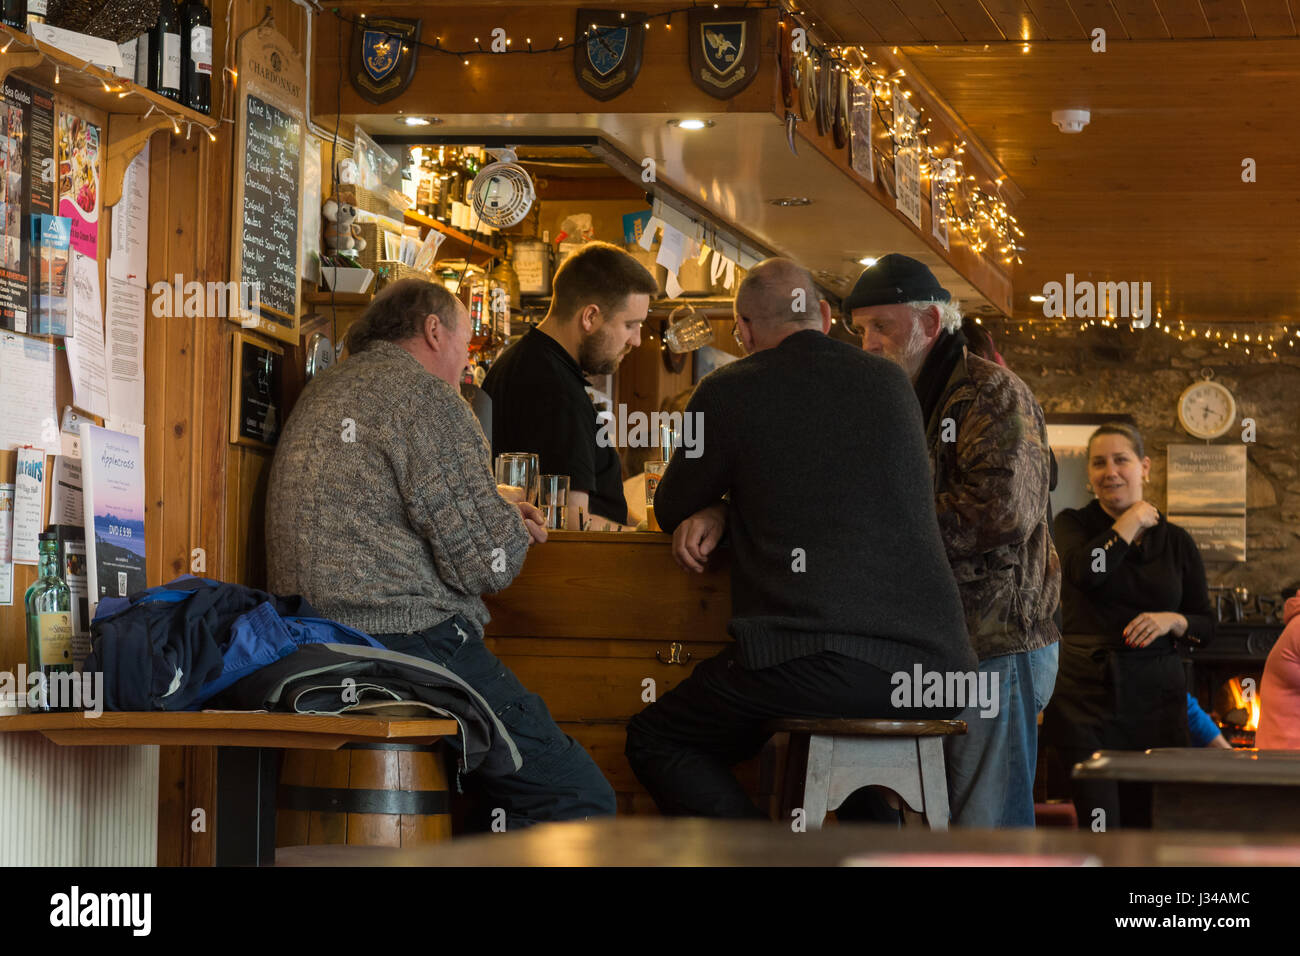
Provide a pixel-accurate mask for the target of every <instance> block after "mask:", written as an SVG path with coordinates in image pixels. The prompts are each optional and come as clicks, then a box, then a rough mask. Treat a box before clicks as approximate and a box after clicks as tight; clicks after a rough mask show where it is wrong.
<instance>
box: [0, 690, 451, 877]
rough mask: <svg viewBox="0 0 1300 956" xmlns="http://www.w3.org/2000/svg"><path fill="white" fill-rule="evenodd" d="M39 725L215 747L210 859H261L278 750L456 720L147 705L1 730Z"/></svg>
mask: <svg viewBox="0 0 1300 956" xmlns="http://www.w3.org/2000/svg"><path fill="white" fill-rule="evenodd" d="M4 732H8V733H39V734H41V735H42V736H44V737H45V738H46V739H48V740H50V741H52V742H53V743H55V744H58V745H60V746H65V747H111V746H122V745H154V746H164V747H178V746H190V747H216V748H217V807H216V840H215V843H216V863H217V865H218V866H267V865H270V864H271V863H273V862H274V860H275V817H276V793H277V790H278V785H279V781H278V780H277V779H276V763H277V756H278V754H277V751H278V750H283V749H291V750H338V749H339V748H340V747H343V746H344V745H345V744H354V743H362V744H366V743H372V744H378V743H405V744H424V745H429V744H433V743H436V742H437V741H439V740H441V739H442V738H443V737H446V736H454V735H455V734H457V733H458V732H459V728H458V727H457V724H456V722H455V721H454V720H447V719H434V720H428V719H423V718H406V717H403V718H392V719H386V718H382V717H361V716H356V717H353V716H347V715H340V716H337V717H333V716H317V715H313V714H281V713H266V712H257V711H197V712H196V711H152V712H148V713H130V712H105V713H103V714H101V715H100V716H98V717H90V716H87V715H86V714H84V713H72V714H19V715H16V716H8V717H0V733H4Z"/></svg>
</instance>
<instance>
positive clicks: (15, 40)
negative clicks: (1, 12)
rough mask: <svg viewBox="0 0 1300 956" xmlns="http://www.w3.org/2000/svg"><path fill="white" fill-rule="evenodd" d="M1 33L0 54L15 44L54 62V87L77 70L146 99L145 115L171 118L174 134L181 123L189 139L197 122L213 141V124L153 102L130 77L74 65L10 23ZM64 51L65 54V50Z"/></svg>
mask: <svg viewBox="0 0 1300 956" xmlns="http://www.w3.org/2000/svg"><path fill="white" fill-rule="evenodd" d="M3 34H7V35H8V39H7V40H6V41H5V43H4V45H3V46H0V56H7V55H8V54H9V51H10V50H11V49H14V48H15V47H16V49H14V52H15V53H35V54H38V55H39V56H40V58H41V62H42V63H45V62H48V63H53V64H54V85H55V86H56V87H58V86H60V85H61V84H62V82H63V76H64V74H67V73H71V74H74V75H78V74H79V75H81V76H84V77H86V78H88V79H90V80H93V81H94V82H95V83H98V84H99V85H100V86H102V87H103V88H104V92H105V93H116V94H117V97H118V99H126V98H127V97H130V96H138V97H140V98H141V99H143V100H145V101H146V102H148V103H149V109H148V110H147V111H146V112H145V113H144V115H145V116H146V117H148V116H152V115H153V114H154V113H158V114H159V115H161V116H164V117H166V118H167V119H168V120H170V121H171V124H172V134H173V135H180V132H181V127H182V126H184V127H185V138H186V139H188V138H189V137H190V135H191V134H192V133H193V132H194V127H196V126H197V127H198V128H199V129H200V130H202V131H203V132H205V133H207V134H208V139H210V140H212V141H213V142H216V140H217V136H216V134H215V133H214V132H213V130H214V129H215V128H216V125H215V124H214V125H212V126H208V125H206V124H204V123H200V122H198V121H196V120H195V119H193V118H192V117H189V116H186V115H184V114H183V113H173V112H171V111H170V110H168V109H166V108H165V107H163V106H161V105H160V104H158V103H156V102H154V101H153V100H152V99H150V98H149V97H148V96H145V95H144V94H145V92H146V91H145V90H144V89H143V88H142V87H139V86H136V85H135V84H134V83H132V82H129V81H126V82H123V78H122V77H119V76H115V75H114V74H112V73H109V72H108V71H107V70H103V69H100V68H99V67H97V66H95V65H94V64H91V63H83V65H81V66H76V65H74V64H71V63H67V62H65V61H63V60H60V59H56V58H55V57H53V56H51V55H50V54H49V53H48V52H47V51H46V49H45V47H44V45H43V44H41V42H40V41H39V40H37V39H35V38H34V37H31V36H28V35H27V34H25V33H19V32H17V31H15V30H13V29H11V28H9V27H4V28H3ZM64 55H65V56H67V54H64ZM0 62H3V61H0ZM114 81H116V82H114Z"/></svg>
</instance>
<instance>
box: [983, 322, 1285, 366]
mask: <svg viewBox="0 0 1300 956" xmlns="http://www.w3.org/2000/svg"><path fill="white" fill-rule="evenodd" d="M976 321H978V322H979V323H980V324H981V325H985V326H988V325H992V324H993V322H996V323H998V325H999V331H998V333H997V334H998V336H999V337H1002V336H1012V335H1015V334H1020V335H1024V334H1025V333H1026V332H1028V335H1029V340H1030V341H1031V342H1032V341H1036V340H1037V339H1038V336H1039V333H1042V334H1043V335H1044V336H1046V335H1052V336H1057V335H1060V334H1061V333H1063V332H1064V333H1067V334H1078V333H1084V332H1087V331H1088V330H1089V329H1093V328H1099V329H1109V330H1113V331H1116V332H1120V331H1122V330H1124V329H1127V330H1128V331H1129V333H1131V334H1133V335H1137V334H1139V333H1143V332H1145V333H1148V334H1150V333H1152V332H1159V333H1160V334H1162V335H1165V336H1168V337H1169V338H1171V339H1176V340H1177V341H1179V342H1188V343H1192V344H1197V345H1208V346H1210V347H1211V348H1212V349H1222V350H1224V351H1225V352H1228V353H1230V354H1231V353H1233V352H1236V351H1240V352H1241V354H1242V355H1244V356H1246V357H1249V358H1251V359H1253V360H1258V359H1261V358H1262V359H1268V358H1270V357H1272V358H1278V357H1280V356H1282V355H1300V351H1297V344H1296V343H1297V342H1300V327H1298V328H1295V329H1293V328H1291V325H1290V324H1289V323H1288V324H1278V323H1276V322H1234V323H1232V327H1231V328H1230V329H1224V328H1222V327H1213V326H1211V325H1210V324H1209V323H1205V322H1193V323H1188V322H1184V321H1183V320H1181V319H1180V320H1179V321H1177V322H1166V321H1164V320H1163V319H1162V317H1161V316H1160V315H1159V313H1157V315H1156V317H1155V318H1154V319H1152V321H1151V324H1150V325H1149V326H1147V327H1146V328H1139V327H1137V326H1136V325H1133V324H1132V322H1131V321H1130V320H1127V319H1125V320H1117V319H1115V318H1098V319H1088V320H1079V319H1068V318H1057V319H1048V320H1032V319H1031V320H1028V321H1025V320H1017V319H995V320H992V321H991V322H990V321H986V320H983V319H977V320H976Z"/></svg>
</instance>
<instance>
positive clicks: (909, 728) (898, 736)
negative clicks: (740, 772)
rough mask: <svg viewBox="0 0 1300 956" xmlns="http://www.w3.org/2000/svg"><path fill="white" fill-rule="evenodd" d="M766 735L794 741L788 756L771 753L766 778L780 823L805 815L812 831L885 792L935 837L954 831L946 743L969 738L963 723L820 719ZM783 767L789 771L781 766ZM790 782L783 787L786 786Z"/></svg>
mask: <svg viewBox="0 0 1300 956" xmlns="http://www.w3.org/2000/svg"><path fill="white" fill-rule="evenodd" d="M764 729H765V732H767V733H769V734H772V735H777V734H789V735H790V746H789V748H788V755H787V756H786V757H785V758H784V760H783V761H782V758H781V757H780V748H779V746H778V747H775V748H773V750H772V753H773V755H774V763H773V765H772V769H771V772H770V776H769V774H768V773H765V774H764V777H765V781H766V780H767V779H770V780H771V781H772V782H773V783H775V784H776V787H777V789H776V791H775V792H779V793H782V794H783V795H784V798H783V800H782V809H781V817H782V818H783V819H784V820H789V819H790V815H791V813H793V811H794V810H796V809H798V808H802V809H803V811H804V820H805V823H806V825H807V827H808V829H810V830H816V829H819V828H820V827H821V825H822V822H823V821H824V820H825V819H826V814H827V813H829V812H830V811H832V810H835V809H836V808H838V807H839V806H841V805H842V804H843V803H844V801H845V800H847V799H848V798H849V796H850V795H851V794H853V793H855V792H857V791H858V790H861V789H862V788H863V787H883V788H884V789H885V790H887V791H889V792H890V793H891V794H895V795H897V797H898V798H899V799H900V800H902V802H903V803H904V804H906V805H907V807H909V808H910V809H911V810H913V811H915V812H916V813H919V814H922V815H923V816H924V817H925V821H926V823H927V824H928V825H929V827H930V829H932V830H946V829H948V778H947V776H946V775H945V774H944V768H943V738H944V737H945V736H947V735H949V734H964V733H966V724H965V722H963V721H960V720H867V719H859V720H820V719H795V718H790V719H785V720H775V721H771V722H769V723H768V724H767V725H766V727H765V728H764ZM779 762H784V767H781V766H779V765H778V764H779ZM782 781H784V783H782Z"/></svg>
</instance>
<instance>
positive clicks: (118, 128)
mask: <svg viewBox="0 0 1300 956" xmlns="http://www.w3.org/2000/svg"><path fill="white" fill-rule="evenodd" d="M168 128H172V129H175V127H174V126H173V125H172V120H171V119H170V118H168V117H167V116H162V115H158V114H154V115H153V116H133V115H129V114H123V113H113V114H111V115H110V116H109V117H108V149H107V150H105V152H104V156H105V159H106V161H107V162H106V169H105V172H104V205H105V206H113V205H116V204H117V201H118V200H119V199H121V198H122V180H123V179H124V178H125V176H126V167H127V166H129V165H130V164H131V160H133V159H135V158H136V157H137V156H139V155H140V151H141V150H142V149H144V147H145V144H146V143H148V142H149V137H151V136H153V134H154V133H157V132H158V131H159V130H164V129H168Z"/></svg>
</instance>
